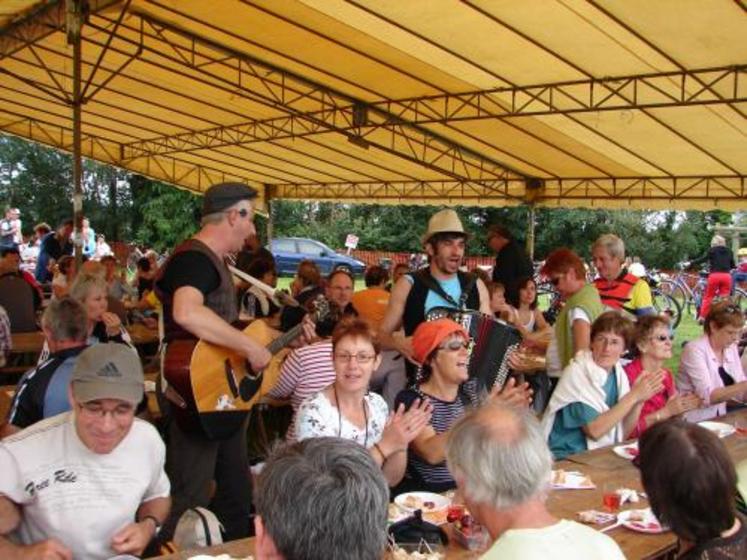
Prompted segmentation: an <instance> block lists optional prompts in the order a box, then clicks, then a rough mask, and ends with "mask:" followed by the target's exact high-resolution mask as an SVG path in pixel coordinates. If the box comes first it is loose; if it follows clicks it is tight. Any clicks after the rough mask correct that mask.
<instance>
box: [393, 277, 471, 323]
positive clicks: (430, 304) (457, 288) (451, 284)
mask: <svg viewBox="0 0 747 560" xmlns="http://www.w3.org/2000/svg"><path fill="white" fill-rule="evenodd" d="M405 278H407V279H408V280H409V281H410V283H411V284H412V283H413V282H414V280H413V278H412V276H410V275H409V274H408V275H406V276H405ZM434 280H435V281H436V282H438V283H439V284H440V285H441V288H443V291H444V292H446V293H447V294H449V295H450V296H451V297H452V298H453V299H454V301H459V298H460V297H462V285H461V284H460V283H459V276H457V275H454V277H453V278H449V279H448V280H439V279H438V278H434ZM434 307H450V308H454V307H455V305H454V304H453V303H450V302H449V301H448V300H446V299H444V298H443V297H442V296H441V295H440V294H437V293H436V292H434V291H433V290H428V295H427V296H426V298H425V310H424V313H425V314H426V315H428V312H429V311H430V310H431V309H433V308H434Z"/></svg>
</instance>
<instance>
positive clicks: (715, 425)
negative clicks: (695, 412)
mask: <svg viewBox="0 0 747 560" xmlns="http://www.w3.org/2000/svg"><path fill="white" fill-rule="evenodd" d="M698 424H699V425H700V426H703V427H704V428H705V429H706V430H709V431H711V432H713V433H714V434H716V435H717V436H718V437H720V438H725V437H726V436H730V435H731V434H733V433H734V432H736V431H737V429H736V428H735V427H734V426H732V425H731V424H724V423H723V422H699V423H698Z"/></svg>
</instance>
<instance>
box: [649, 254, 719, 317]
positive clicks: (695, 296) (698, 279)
mask: <svg viewBox="0 0 747 560" xmlns="http://www.w3.org/2000/svg"><path fill="white" fill-rule="evenodd" d="M677 268H678V269H679V272H677V273H676V274H675V275H674V276H670V277H668V278H663V279H661V280H660V281H659V285H658V289H659V290H660V291H661V292H662V293H664V294H667V295H669V296H671V297H672V298H673V299H674V300H675V301H676V302H677V303H678V304H679V306H680V309H681V310H682V311H683V312H688V313H690V314H691V315H692V316H693V317H695V318H697V317H698V312H699V310H700V306H701V304H702V303H703V294H704V293H705V287H706V284H707V282H708V273H707V272H700V273H699V274H693V273H691V272H685V270H684V266H683V265H682V264H679V265H677Z"/></svg>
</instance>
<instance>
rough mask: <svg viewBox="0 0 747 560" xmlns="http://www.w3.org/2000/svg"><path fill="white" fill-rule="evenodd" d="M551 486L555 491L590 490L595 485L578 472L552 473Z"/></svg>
mask: <svg viewBox="0 0 747 560" xmlns="http://www.w3.org/2000/svg"><path fill="white" fill-rule="evenodd" d="M551 484H552V487H553V489H555V490H592V489H594V488H596V485H595V484H594V483H593V482H592V481H591V479H590V478H589V477H588V476H586V475H584V473H582V472H578V471H564V470H562V469H560V470H555V471H552V479H551Z"/></svg>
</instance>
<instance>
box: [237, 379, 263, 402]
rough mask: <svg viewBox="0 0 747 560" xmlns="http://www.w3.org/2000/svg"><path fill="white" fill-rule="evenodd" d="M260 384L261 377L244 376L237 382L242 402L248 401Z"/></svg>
mask: <svg viewBox="0 0 747 560" xmlns="http://www.w3.org/2000/svg"><path fill="white" fill-rule="evenodd" d="M261 386H262V377H261V376H260V377H255V378H254V379H252V378H251V377H244V379H242V380H241V383H239V395H241V399H242V400H243V401H244V402H248V401H250V400H251V398H252V397H253V396H254V395H256V394H257V391H259V388H260V387H261Z"/></svg>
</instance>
